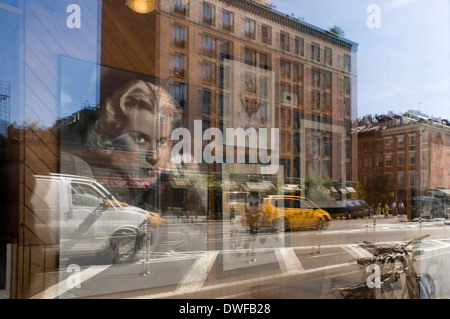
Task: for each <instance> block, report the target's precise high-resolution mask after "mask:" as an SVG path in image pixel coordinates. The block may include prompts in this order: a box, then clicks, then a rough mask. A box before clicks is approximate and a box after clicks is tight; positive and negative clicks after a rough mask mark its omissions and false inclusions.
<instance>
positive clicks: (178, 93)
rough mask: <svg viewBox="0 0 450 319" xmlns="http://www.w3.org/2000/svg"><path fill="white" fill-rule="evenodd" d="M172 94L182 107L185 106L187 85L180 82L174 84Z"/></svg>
mask: <svg viewBox="0 0 450 319" xmlns="http://www.w3.org/2000/svg"><path fill="white" fill-rule="evenodd" d="M172 96H173V98H174V99H175V100H176V101H177V102H178V104H179V105H180V107H181V108H184V106H185V103H186V85H185V84H184V83H180V82H174V83H173V84H172Z"/></svg>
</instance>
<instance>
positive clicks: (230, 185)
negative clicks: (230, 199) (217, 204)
mask: <svg viewBox="0 0 450 319" xmlns="http://www.w3.org/2000/svg"><path fill="white" fill-rule="evenodd" d="M222 187H223V189H225V190H238V189H239V185H238V183H236V182H235V181H222Z"/></svg>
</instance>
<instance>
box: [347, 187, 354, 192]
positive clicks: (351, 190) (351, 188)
mask: <svg viewBox="0 0 450 319" xmlns="http://www.w3.org/2000/svg"><path fill="white" fill-rule="evenodd" d="M346 189H347V190H348V191H349V193H356V191H355V189H354V188H353V187H346Z"/></svg>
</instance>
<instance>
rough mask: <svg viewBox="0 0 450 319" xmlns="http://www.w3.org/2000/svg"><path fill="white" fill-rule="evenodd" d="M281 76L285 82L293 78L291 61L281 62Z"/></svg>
mask: <svg viewBox="0 0 450 319" xmlns="http://www.w3.org/2000/svg"><path fill="white" fill-rule="evenodd" d="M280 75H281V78H282V79H285V80H288V79H290V78H291V63H290V62H289V61H285V60H280Z"/></svg>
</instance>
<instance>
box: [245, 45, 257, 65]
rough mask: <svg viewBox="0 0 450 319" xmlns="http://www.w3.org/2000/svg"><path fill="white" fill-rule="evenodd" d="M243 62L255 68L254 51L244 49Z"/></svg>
mask: <svg viewBox="0 0 450 319" xmlns="http://www.w3.org/2000/svg"><path fill="white" fill-rule="evenodd" d="M244 55H245V56H244V62H245V63H246V64H249V65H253V66H256V51H255V50H252V49H249V48H245V50H244Z"/></svg>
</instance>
